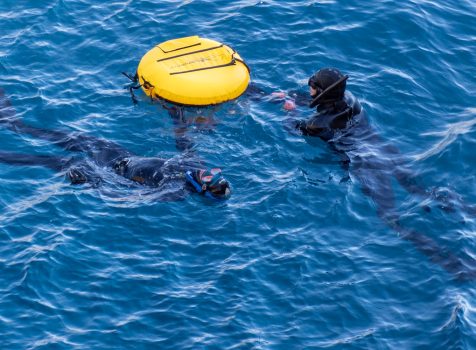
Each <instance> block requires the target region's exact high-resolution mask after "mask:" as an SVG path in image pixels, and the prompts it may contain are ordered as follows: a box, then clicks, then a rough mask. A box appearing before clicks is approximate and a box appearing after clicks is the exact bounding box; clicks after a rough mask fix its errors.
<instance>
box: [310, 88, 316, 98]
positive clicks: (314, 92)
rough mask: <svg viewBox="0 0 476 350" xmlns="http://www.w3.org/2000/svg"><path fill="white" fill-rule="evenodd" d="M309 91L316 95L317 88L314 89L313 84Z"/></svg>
mask: <svg viewBox="0 0 476 350" xmlns="http://www.w3.org/2000/svg"><path fill="white" fill-rule="evenodd" d="M309 93H310V94H311V96H315V95H316V94H317V89H314V88H313V87H312V86H309Z"/></svg>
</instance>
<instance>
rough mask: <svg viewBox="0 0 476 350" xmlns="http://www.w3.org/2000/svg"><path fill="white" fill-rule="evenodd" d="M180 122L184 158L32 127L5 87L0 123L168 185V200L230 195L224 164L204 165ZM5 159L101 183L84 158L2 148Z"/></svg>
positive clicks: (144, 180)
mask: <svg viewBox="0 0 476 350" xmlns="http://www.w3.org/2000/svg"><path fill="white" fill-rule="evenodd" d="M171 116H172V117H176V114H173V113H171ZM179 123H180V121H177V124H176V136H177V137H178V139H177V145H180V147H179V149H180V150H184V151H186V152H184V153H183V155H182V156H181V157H178V158H172V159H162V158H156V157H153V158H152V157H147V158H146V157H139V156H136V155H134V154H132V153H131V152H129V151H127V150H125V149H123V148H122V147H121V146H119V145H117V144H116V143H114V142H110V141H106V140H102V139H98V138H95V137H91V136H86V135H78V134H68V133H66V132H63V131H58V130H48V129H43V128H36V127H33V126H29V125H27V124H25V123H23V121H22V120H20V119H18V118H16V117H15V114H14V111H13V108H12V106H11V105H10V103H9V101H8V99H7V98H6V97H5V94H4V92H3V90H1V89H0V124H3V125H5V126H6V127H7V128H9V129H11V130H13V131H15V132H17V133H21V134H28V135H31V136H34V137H37V138H39V139H42V140H47V141H51V142H52V143H53V144H54V145H56V146H59V147H62V148H63V149H65V150H67V151H72V152H82V153H84V154H86V155H87V156H88V157H89V158H90V159H92V160H93V161H94V163H96V164H97V165H98V166H101V167H108V168H111V169H112V170H113V171H114V172H115V173H116V174H118V175H121V176H123V177H125V178H126V179H129V180H131V181H133V182H135V183H138V184H141V185H144V186H148V187H152V188H156V189H158V190H162V189H166V190H167V193H166V195H165V196H164V200H166V201H171V200H182V199H184V197H185V196H186V195H187V194H189V193H199V194H201V195H204V196H206V197H208V198H211V199H216V200H225V199H227V198H228V197H229V196H230V194H231V189H230V185H229V183H228V181H227V180H226V179H225V178H224V177H223V176H222V174H221V170H220V169H217V168H215V169H210V170H207V169H204V167H203V165H202V162H201V161H200V160H199V159H198V157H197V156H196V155H195V154H194V151H193V149H192V148H193V145H192V143H191V142H190V140H188V139H187V138H186V137H185V134H184V133H181V132H180V125H179ZM0 162H3V163H8V164H12V165H32V166H45V167H48V168H50V169H53V170H55V171H59V172H66V176H67V177H68V178H69V180H70V181H71V183H72V184H84V183H90V184H92V185H95V186H96V185H98V184H99V183H100V182H101V179H100V178H99V176H98V175H97V174H95V173H94V171H93V169H92V168H91V166H89V165H88V163H87V162H85V161H84V160H81V159H74V158H62V157H55V156H47V155H40V156H38V155H28V154H17V153H7V152H0Z"/></svg>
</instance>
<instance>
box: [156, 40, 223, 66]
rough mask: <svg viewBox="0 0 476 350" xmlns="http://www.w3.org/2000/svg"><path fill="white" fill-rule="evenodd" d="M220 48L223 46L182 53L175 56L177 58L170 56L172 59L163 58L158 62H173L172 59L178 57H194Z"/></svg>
mask: <svg viewBox="0 0 476 350" xmlns="http://www.w3.org/2000/svg"><path fill="white" fill-rule="evenodd" d="M220 47H223V44H221V45H218V46H213V47H209V48H207V49H202V50H196V51H190V52H187V53H182V54H180V55H175V56H170V57H166V58H161V59H160V60H157V62H163V61H167V60H171V59H174V58H177V57H183V56H188V55H193V54H194V53H200V52H205V51H211V50H216V49H219V48H220Z"/></svg>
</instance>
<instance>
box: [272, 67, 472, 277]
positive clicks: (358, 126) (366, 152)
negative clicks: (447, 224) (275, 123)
mask: <svg viewBox="0 0 476 350" xmlns="http://www.w3.org/2000/svg"><path fill="white" fill-rule="evenodd" d="M347 79H348V76H347V75H343V74H342V73H341V72H340V71H339V70H337V69H335V68H323V69H321V70H319V71H318V72H316V73H315V74H313V75H312V76H311V77H310V78H309V81H308V85H309V96H308V97H307V98H306V97H305V96H303V95H302V94H297V95H296V94H294V96H292V97H294V99H295V102H294V101H293V103H296V104H298V105H308V106H309V107H310V108H316V112H315V114H314V115H313V116H312V117H311V118H309V119H307V120H296V119H291V120H287V121H286V124H287V127H288V128H290V129H291V130H294V131H297V132H298V133H301V134H302V135H305V136H315V137H319V138H320V139H322V140H323V141H325V142H326V143H327V144H328V145H329V147H330V148H331V150H332V151H333V153H335V154H336V155H337V156H338V157H339V159H340V164H341V165H342V166H343V168H344V169H345V170H346V171H350V174H352V175H353V176H355V177H356V178H357V179H358V181H359V182H360V184H361V186H362V191H363V193H364V194H365V195H366V196H368V197H369V198H371V199H372V201H373V202H374V203H375V204H376V206H377V213H378V216H379V217H380V218H381V219H382V220H383V221H384V222H385V223H386V224H387V225H389V227H391V228H392V229H394V230H395V231H397V232H398V233H399V234H400V235H401V237H402V238H404V239H406V240H408V241H410V242H412V243H413V244H414V245H415V247H416V248H417V249H418V250H419V251H421V252H422V253H424V254H425V255H426V256H428V257H429V258H430V260H432V261H433V262H435V263H437V264H439V265H440V266H442V267H443V268H444V269H446V270H447V271H449V272H451V273H453V274H454V275H455V276H456V277H457V278H460V279H469V278H475V277H476V264H475V261H474V260H471V261H466V260H463V259H460V258H459V257H457V256H456V255H454V254H453V253H451V252H450V251H448V250H447V249H446V248H443V247H441V246H440V245H439V244H438V243H437V242H436V241H434V240H433V239H432V238H430V237H428V236H426V235H424V234H422V233H420V232H417V231H414V230H411V229H406V228H404V227H402V226H401V224H400V223H399V214H398V212H397V207H396V205H395V195H394V192H393V189H392V179H393V178H395V179H396V180H397V181H398V182H399V184H400V185H401V186H402V187H403V188H405V189H406V191H408V192H409V193H411V194H416V195H420V196H424V197H431V198H433V199H435V200H437V201H439V202H440V204H441V206H442V208H443V209H448V210H451V209H452V208H451V205H452V204H453V203H450V202H449V201H448V198H445V197H442V196H439V194H438V193H437V192H436V193H435V192H429V191H427V190H425V189H424V188H423V187H422V186H419V185H418V184H417V182H416V181H415V179H414V177H413V176H412V175H411V173H410V171H408V170H407V169H405V167H404V162H403V160H402V157H401V155H400V154H399V151H398V149H397V148H396V147H394V146H392V145H389V144H388V143H387V142H386V141H385V140H384V139H383V138H382V137H380V136H379V135H378V134H377V133H375V131H373V130H372V128H371V126H370V125H369V122H368V120H367V118H366V115H365V112H364V111H363V109H362V107H361V105H360V103H359V102H358V101H357V99H355V98H354V96H353V95H352V94H351V93H349V92H347V91H346V81H347ZM278 97H279V98H281V101H282V100H284V99H286V96H284V95H282V96H278ZM288 101H289V98H288ZM293 103H291V106H292V104H293ZM288 105H289V104H288ZM453 199H454V200H455V201H457V200H456V198H453ZM458 204H459V205H460V207H461V208H462V210H464V211H466V212H468V213H471V214H475V213H476V210H475V208H474V207H472V206H468V205H465V204H464V203H462V202H459V203H458ZM469 265H471V266H469Z"/></svg>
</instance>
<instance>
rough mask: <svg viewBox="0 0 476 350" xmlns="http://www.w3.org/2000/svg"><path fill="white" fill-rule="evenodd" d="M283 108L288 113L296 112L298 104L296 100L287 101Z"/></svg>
mask: <svg viewBox="0 0 476 350" xmlns="http://www.w3.org/2000/svg"><path fill="white" fill-rule="evenodd" d="M283 108H284V110H286V111H294V110H295V109H296V103H295V102H294V100H286V101H284V105H283Z"/></svg>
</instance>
